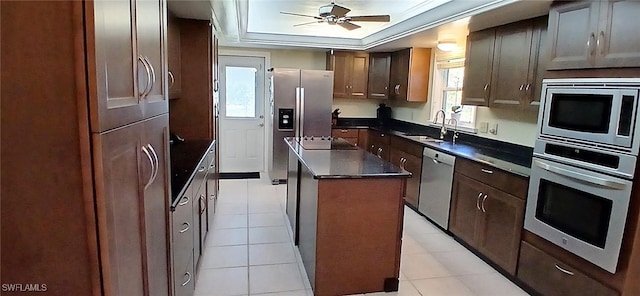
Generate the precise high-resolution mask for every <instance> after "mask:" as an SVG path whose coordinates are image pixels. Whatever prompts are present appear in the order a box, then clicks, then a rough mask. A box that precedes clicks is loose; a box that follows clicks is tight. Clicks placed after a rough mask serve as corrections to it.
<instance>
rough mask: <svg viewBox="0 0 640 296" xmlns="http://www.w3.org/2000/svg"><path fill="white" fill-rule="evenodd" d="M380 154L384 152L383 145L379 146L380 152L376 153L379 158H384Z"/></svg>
mask: <svg viewBox="0 0 640 296" xmlns="http://www.w3.org/2000/svg"><path fill="white" fill-rule="evenodd" d="M380 154H382V147H378V153H376V155H378V158H382V156H381V155H380Z"/></svg>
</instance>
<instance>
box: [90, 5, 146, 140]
mask: <svg viewBox="0 0 640 296" xmlns="http://www.w3.org/2000/svg"><path fill="white" fill-rule="evenodd" d="M85 7H86V9H87V11H86V14H87V15H93V16H94V19H93V21H94V28H93V29H94V31H93V33H94V34H93V35H92V34H91V31H90V30H91V28H88V31H89V32H88V34H87V39H88V40H87V41H88V42H87V44H88V50H87V53H88V55H89V63H88V76H89V80H90V83H89V86H90V88H91V87H95V89H93V90H91V93H95V94H96V97H95V98H92V99H91V100H90V101H89V102H90V105H91V129H92V131H93V132H102V131H106V130H110V129H113V128H116V127H119V126H123V125H126V124H129V123H132V122H136V121H139V120H141V119H142V118H143V108H142V104H141V101H140V93H141V92H142V90H143V89H144V87H146V84H143V85H139V84H138V81H137V77H138V73H142V75H143V76H144V75H145V74H144V67H143V65H142V60H141V59H138V55H137V54H136V34H135V32H136V28H135V22H134V21H133V20H134V19H135V16H134V12H135V11H136V2H135V0H119V1H108V0H97V1H94V2H90V3H89V5H86V6H85ZM113 24H118V25H117V26H114V25H113ZM92 39H93V42H91V41H92ZM91 45H93V46H94V48H91ZM93 55H95V56H93ZM94 82H95V84H93V83H94Z"/></svg>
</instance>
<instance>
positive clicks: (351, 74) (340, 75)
mask: <svg viewBox="0 0 640 296" xmlns="http://www.w3.org/2000/svg"><path fill="white" fill-rule="evenodd" d="M327 70H332V71H333V73H334V74H333V75H334V76H333V97H334V98H335V99H364V98H367V86H368V83H367V81H368V73H369V54H368V53H366V52H350V51H333V52H328V53H327Z"/></svg>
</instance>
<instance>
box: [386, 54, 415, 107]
mask: <svg viewBox="0 0 640 296" xmlns="http://www.w3.org/2000/svg"><path fill="white" fill-rule="evenodd" d="M410 57H411V49H410V48H408V49H405V50H401V51H396V52H394V53H393V54H392V55H391V75H392V76H391V80H392V83H391V98H392V99H395V100H406V99H407V88H408V85H407V84H408V82H409V62H410Z"/></svg>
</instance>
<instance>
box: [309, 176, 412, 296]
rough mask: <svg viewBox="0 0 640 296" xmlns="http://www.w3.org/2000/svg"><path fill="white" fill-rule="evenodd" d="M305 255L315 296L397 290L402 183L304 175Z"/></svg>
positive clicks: (401, 181)
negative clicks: (314, 177) (320, 177)
mask: <svg viewBox="0 0 640 296" xmlns="http://www.w3.org/2000/svg"><path fill="white" fill-rule="evenodd" d="M300 177H301V180H300V191H299V192H300V216H299V217H300V226H299V227H300V228H299V235H300V243H299V248H300V253H301V255H302V259H303V263H304V265H305V269H306V271H307V275H308V276H309V280H310V282H311V285H312V287H313V290H314V295H319V296H323V295H348V294H361V293H369V292H380V291H387V292H390V291H397V290H398V275H399V272H400V249H401V238H402V222H403V214H404V212H403V211H404V207H403V202H402V184H403V182H404V179H403V178H370V179H367V178H363V179H313V178H312V177H311V175H310V173H309V171H308V170H306V168H304V167H303V169H302V174H301V175H300Z"/></svg>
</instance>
